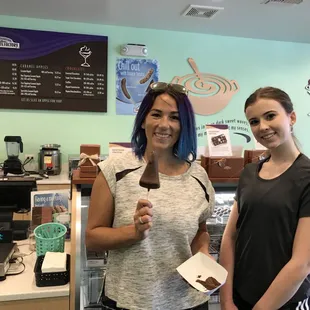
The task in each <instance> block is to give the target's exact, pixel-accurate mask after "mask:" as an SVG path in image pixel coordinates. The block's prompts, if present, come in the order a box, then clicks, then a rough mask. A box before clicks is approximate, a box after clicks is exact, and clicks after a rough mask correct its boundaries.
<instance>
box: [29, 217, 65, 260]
mask: <svg viewBox="0 0 310 310" xmlns="http://www.w3.org/2000/svg"><path fill="white" fill-rule="evenodd" d="M66 232H67V227H66V226H65V225H62V224H60V223H46V224H42V225H40V226H38V227H36V228H35V230H34V235H35V237H36V251H37V256H40V255H45V253H46V252H64V250H65V237H66Z"/></svg>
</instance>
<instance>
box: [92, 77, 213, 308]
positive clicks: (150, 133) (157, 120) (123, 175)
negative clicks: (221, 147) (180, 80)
mask: <svg viewBox="0 0 310 310" xmlns="http://www.w3.org/2000/svg"><path fill="white" fill-rule="evenodd" d="M131 142H132V149H133V152H130V153H125V154H124V155H120V156H116V157H110V158H108V159H107V160H105V161H103V162H101V163H100V164H99V167H100V170H101V171H100V173H99V175H98V176H97V178H96V180H95V183H94V185H93V190H92V195H91V201H90V208H89V217H88V225H87V231H86V243H87V248H89V249H92V250H100V251H102V250H106V251H109V255H108V264H107V272H106V278H105V285H104V291H105V298H103V309H130V310H135V309H136V310H140V309H141V310H147V309H154V310H155V309H156V310H181V309H195V310H205V309H208V304H207V300H208V297H207V296H206V295H204V294H203V293H201V292H198V291H197V290H196V289H194V288H193V287H191V286H190V285H189V284H188V283H187V282H185V281H184V280H183V279H182V277H181V276H180V275H179V274H178V272H177V271H176V268H177V267H178V266H179V265H181V264H182V263H183V262H185V261H186V260H187V259H189V258H190V257H191V256H192V255H194V254H195V253H197V252H199V251H201V252H203V253H205V254H207V255H210V254H209V251H208V249H209V235H208V233H207V229H206V219H207V218H208V217H209V216H211V214H212V212H213V207H214V189H213V187H212V185H211V182H210V180H209V178H208V176H207V174H206V172H205V170H204V169H203V168H202V167H201V166H200V165H199V164H198V163H197V162H195V159H196V148H197V140H196V127H195V117H194V113H193V109H192V106H191V103H190V101H189V99H188V96H187V90H186V89H185V88H184V87H183V86H182V85H179V84H167V83H163V82H157V83H153V84H152V85H151V87H150V90H149V91H148V93H147V94H146V96H145V97H144V99H143V101H142V103H141V106H140V108H139V111H138V114H137V116H136V119H135V124H134V128H133V133H132V141H131ZM152 152H155V153H156V155H157V157H158V170H159V180H160V188H158V189H152V190H151V191H150V194H149V197H148V199H145V198H146V194H147V191H146V189H145V188H142V187H141V186H139V180H140V178H141V176H142V174H143V172H144V170H145V167H146V165H147V162H148V160H150V154H151V153H152Z"/></svg>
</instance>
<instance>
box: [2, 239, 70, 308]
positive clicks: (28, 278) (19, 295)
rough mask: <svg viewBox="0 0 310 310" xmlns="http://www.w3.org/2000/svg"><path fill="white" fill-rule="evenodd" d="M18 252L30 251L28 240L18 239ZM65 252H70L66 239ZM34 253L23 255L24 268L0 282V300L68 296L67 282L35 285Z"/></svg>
mask: <svg viewBox="0 0 310 310" xmlns="http://www.w3.org/2000/svg"><path fill="white" fill-rule="evenodd" d="M17 245H19V246H18V247H19V249H20V252H22V253H26V254H27V253H30V250H29V245H28V240H22V241H18V242H17ZM65 252H66V253H70V242H68V241H66V245H65ZM36 257H37V256H36V253H35V252H34V253H32V254H31V255H28V256H25V257H24V260H23V263H24V264H25V266H26V269H25V271H24V272H23V273H21V274H19V275H15V276H7V278H6V279H5V280H4V281H2V282H0V302H1V301H12V300H24V299H37V298H47V297H62V296H69V284H70V283H68V284H66V285H62V286H47V287H37V286H36V284H35V275H34V271H33V270H34V266H35V262H36Z"/></svg>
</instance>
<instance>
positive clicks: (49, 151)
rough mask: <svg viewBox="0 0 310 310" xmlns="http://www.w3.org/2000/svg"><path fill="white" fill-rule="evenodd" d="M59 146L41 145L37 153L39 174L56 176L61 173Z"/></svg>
mask: <svg viewBox="0 0 310 310" xmlns="http://www.w3.org/2000/svg"><path fill="white" fill-rule="evenodd" d="M59 148H60V145H59V144H44V145H41V150H40V152H39V156H38V158H39V173H40V174H44V173H47V174H48V175H58V174H60V172H61V153H60V150H59Z"/></svg>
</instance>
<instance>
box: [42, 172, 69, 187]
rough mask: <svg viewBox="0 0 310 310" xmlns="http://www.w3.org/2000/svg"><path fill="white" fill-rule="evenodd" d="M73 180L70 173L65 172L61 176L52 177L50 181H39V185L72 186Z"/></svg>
mask: <svg viewBox="0 0 310 310" xmlns="http://www.w3.org/2000/svg"><path fill="white" fill-rule="evenodd" d="M70 183H71V180H70V179H69V176H68V171H64V172H62V173H61V174H59V175H50V176H49V178H48V179H45V178H44V179H43V180H38V181H37V184H40V185H49V184H70Z"/></svg>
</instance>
